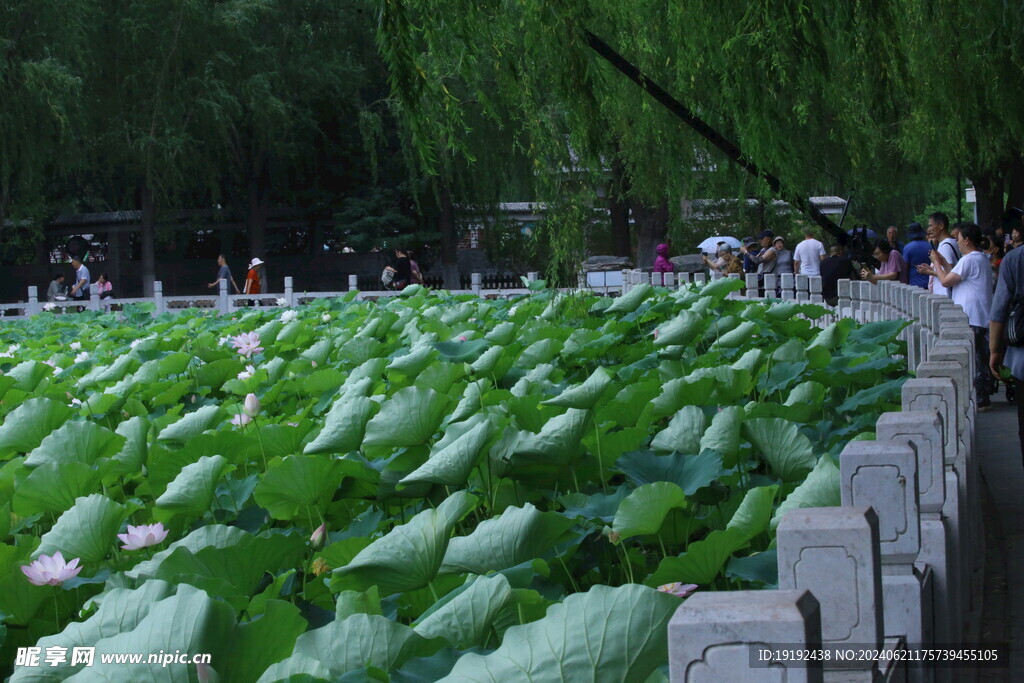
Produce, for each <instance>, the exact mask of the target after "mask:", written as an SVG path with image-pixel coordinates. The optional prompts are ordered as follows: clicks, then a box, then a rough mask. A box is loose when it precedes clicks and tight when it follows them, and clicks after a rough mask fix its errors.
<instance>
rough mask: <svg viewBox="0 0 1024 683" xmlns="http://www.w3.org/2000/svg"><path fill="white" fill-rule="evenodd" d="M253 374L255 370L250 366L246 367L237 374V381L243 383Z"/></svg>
mask: <svg viewBox="0 0 1024 683" xmlns="http://www.w3.org/2000/svg"><path fill="white" fill-rule="evenodd" d="M255 373H256V368H254V367H253V366H251V365H246V366H245V370H242V371H241V372H240V373H238V379H240V380H243V381H245V380H247V379H250V378H251V377H252V376H253V375H254V374H255Z"/></svg>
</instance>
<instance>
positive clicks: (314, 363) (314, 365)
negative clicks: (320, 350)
mask: <svg viewBox="0 0 1024 683" xmlns="http://www.w3.org/2000/svg"><path fill="white" fill-rule="evenodd" d="M309 362H310V363H312V364H313V367H314V368H315V367H316V365H317V364H316V361H315V360H311V361H309Z"/></svg>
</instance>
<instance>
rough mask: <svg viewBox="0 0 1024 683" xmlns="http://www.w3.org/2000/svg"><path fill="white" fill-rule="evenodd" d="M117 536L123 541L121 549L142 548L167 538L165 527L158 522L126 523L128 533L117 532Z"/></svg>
mask: <svg viewBox="0 0 1024 683" xmlns="http://www.w3.org/2000/svg"><path fill="white" fill-rule="evenodd" d="M117 537H118V538H120V539H121V541H122V542H123V543H124V545H123V546H121V550H142V549H143V548H148V547H149V546H151V545H156V544H157V543H162V542H163V540H164V539H165V538H167V529H165V528H164V525H163V524H161V523H160V522H157V523H156V524H140V525H139V526H132V525H131V524H129V525H128V533H126V534H118V535H117Z"/></svg>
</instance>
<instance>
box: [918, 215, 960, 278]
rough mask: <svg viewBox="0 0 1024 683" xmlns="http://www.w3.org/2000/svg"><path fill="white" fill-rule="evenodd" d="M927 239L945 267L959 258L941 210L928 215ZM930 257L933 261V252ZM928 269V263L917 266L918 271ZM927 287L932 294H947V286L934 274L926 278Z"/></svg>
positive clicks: (927, 270)
mask: <svg viewBox="0 0 1024 683" xmlns="http://www.w3.org/2000/svg"><path fill="white" fill-rule="evenodd" d="M928 241H929V242H931V243H932V247H933V252H936V253H938V255H939V256H941V257H942V261H943V262H944V263H945V264H946V266H947V267H949V268H952V267H953V266H955V265H956V262H957V261H959V260H960V250H959V247H957V241H956V240H955V239H953V236H952V235H951V234H949V216H947V215H946V214H944V213H942V212H941V211H936V212H935V213H933V214H932V215H930V216H928ZM930 257H931V258H932V261H933V262H934V260H935V258H934V253H933V254H930ZM930 270H931V266H930V265H928V264H921V265H919V266H918V267H917V272H919V273H928V272H929V271H930ZM928 289H929V291H931V293H932V294H938V295H940V296H949V288H948V287H945V286H944V285H943V284H942V282H940V281H939V279H938V278H937V277H935V276H934V275H932V276H931V277H930V278H928Z"/></svg>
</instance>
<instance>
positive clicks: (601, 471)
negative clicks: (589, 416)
mask: <svg viewBox="0 0 1024 683" xmlns="http://www.w3.org/2000/svg"><path fill="white" fill-rule="evenodd" d="M594 441H595V442H596V443H597V471H598V473H599V476H600V477H601V491H602V492H603V493H604V495H606V496H607V495H608V484H607V483H606V482H605V479H604V460H602V458H601V431H600V430H599V429H598V428H597V419H595V420H594Z"/></svg>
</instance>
